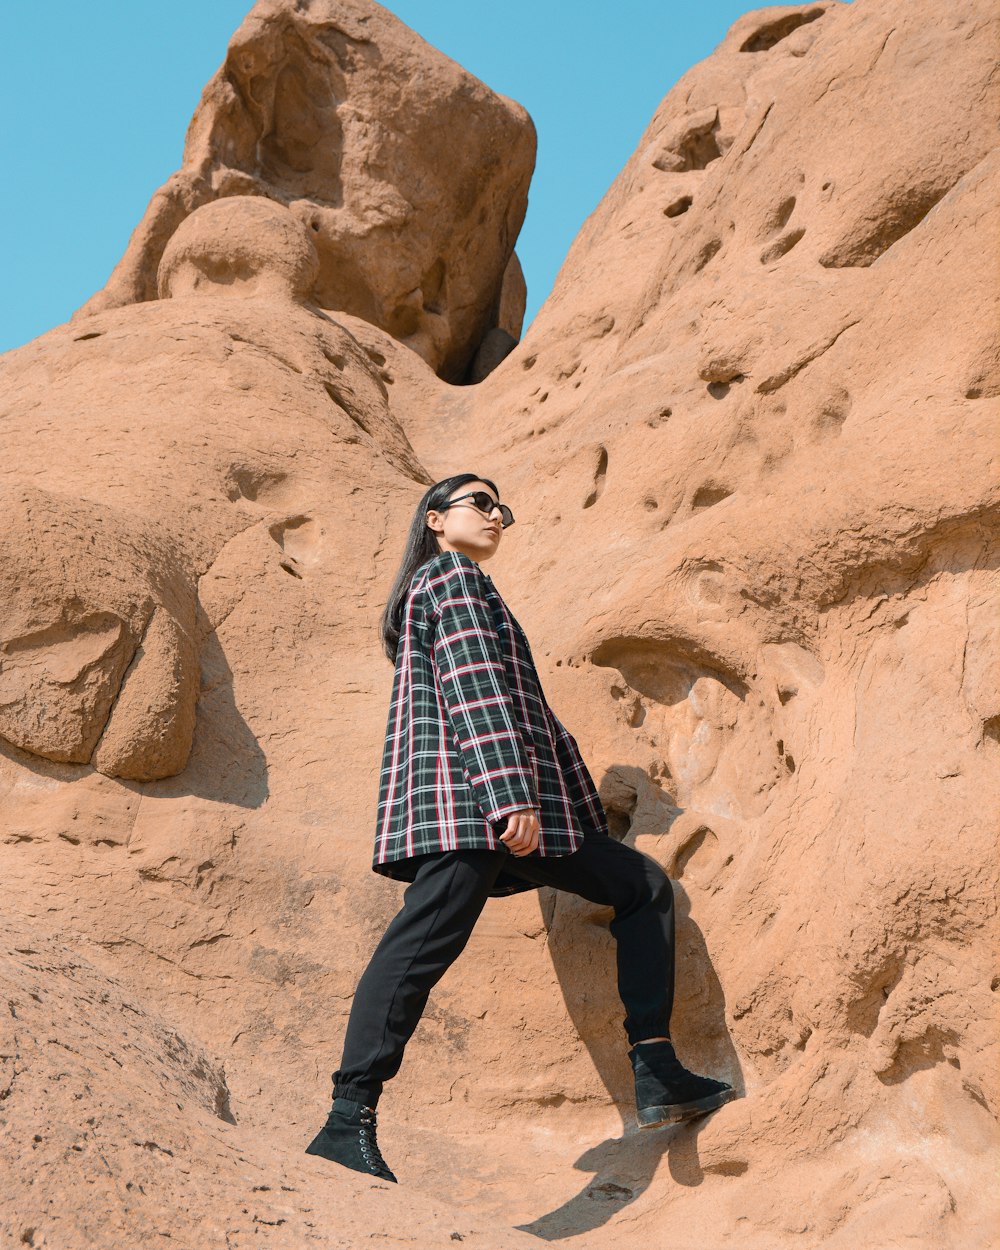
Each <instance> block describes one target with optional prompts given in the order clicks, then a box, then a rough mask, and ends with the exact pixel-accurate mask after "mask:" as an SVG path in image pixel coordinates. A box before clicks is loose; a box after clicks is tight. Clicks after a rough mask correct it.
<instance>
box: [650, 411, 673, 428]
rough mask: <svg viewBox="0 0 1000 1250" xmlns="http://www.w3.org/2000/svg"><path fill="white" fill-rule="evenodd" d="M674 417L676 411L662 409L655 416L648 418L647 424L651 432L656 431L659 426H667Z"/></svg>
mask: <svg viewBox="0 0 1000 1250" xmlns="http://www.w3.org/2000/svg"><path fill="white" fill-rule="evenodd" d="M673 415H674V411H673V409H672V408H661V409H660V410H659V411H658V412H656V413H654V414H653V416H651V417H647V418H646V424H647V425H648V426H649V428H650V429H651V430H655V429H656V428H657V426H660V425H666V423H667V422H668V421H669V420H670V418H671V417H672V416H673Z"/></svg>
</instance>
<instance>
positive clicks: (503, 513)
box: [437, 490, 514, 529]
mask: <svg viewBox="0 0 1000 1250" xmlns="http://www.w3.org/2000/svg"><path fill="white" fill-rule="evenodd" d="M464 499H471V500H472V506H473V507H474V508H475V509H476V510H477V511H478V512H482V513H483V514H484V515H486V516H489V515H490V513H491V512H492V511H493V509H494V508H499V509H500V524H501V526H502V527H503V528H504V529H507V527H508V526H510V525H513V524H514V514H513V512H511V510H510V508H508V507H507V505H506V504H505V503H497V501H496V500H495V499H494V498H493V496H492V495H490V494H487V492H486V491H484V490H474V491H472V492H471V493H470V494H468V495H459V497H458V498H457V499H449V500H448V502H447V503H443V504H441V505H440V506H439V507H438V509H437V510H438V512H444V511H445V510H446V509H448V508H450V507H451V506H452V504H456V503H461V502H462V501H463V500H464Z"/></svg>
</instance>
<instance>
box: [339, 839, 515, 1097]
mask: <svg viewBox="0 0 1000 1250" xmlns="http://www.w3.org/2000/svg"><path fill="white" fill-rule="evenodd" d="M511 858H512V856H510V855H509V854H508V853H507V852H498V851H489V850H486V851H465V850H463V851H442V852H438V853H435V854H432V855H428V856H426V858H425V859H424V860H423V862H422V863H421V864H420V865H419V866H418V868H417V874H416V878H415V880H413V881H412V882H410V884H409V885H408V886H407V887H406V890H405V892H404V895H403V906H402V908H401V909H400V911H399V912H398V913H397V914H396V916H395V917H394V918H393V920H392V921H391V922H390V924H389V926H388V928H387V929H386V931H385V933H384V934H383V935H382V939H381V941H380V942H379V944H378V946H377V947H376V948H375V952H374V954H373V955H372V957H371V960H370V961H369V963H368V967H367V968H366V969H365V971H364V973H363V974H362V976H361V979H360V980H359V982H358V985H357V989H356V990H355V993H354V1001H353V1002H352V1004H351V1014H350V1017H349V1019H348V1023H347V1032H346V1035H345V1037H344V1052H343V1058H342V1060H341V1065H340V1067H339V1068H338V1069H337V1071H336V1072H334V1073H333V1084H334V1089H333V1093H334V1097H335V1098H349V1099H351V1100H353V1101H355V1102H360V1103H363V1104H364V1105H365V1106H367V1107H371V1108H374V1107H375V1106H376V1105H377V1103H378V1100H379V1097H380V1096H381V1093H382V1086H383V1083H384V1082H385V1081H388V1080H389V1079H390V1078H392V1077H394V1076H395V1075H396V1073H397V1072H398V1071H399V1068H400V1064H401V1063H402V1061H403V1050H404V1048H405V1046H406V1043H407V1042H408V1041H409V1039H410V1037H411V1035H412V1034H413V1031H414V1029H415V1028H416V1027H417V1024H418V1023H419V1021H420V1016H421V1014H422V1012H423V1010H424V1007H425V1006H426V1005H427V999H428V997H429V995H430V992H431V989H432V987H433V986H434V985H435V984H436V983H437V982H438V981H439V980H440V979H441V977H442V976H444V974H445V972H446V971H447V969H448V968H449V966H450V965H451V964H452V963H453V962H454V961H455V959H456V958H457V957H458V956H459V954H461V952H462V950H463V949H464V948H465V945H466V943H467V942H468V940H469V937H470V935H471V933H472V930H473V927H474V925H475V923H476V921H477V920H478V919H479V916H480V914H481V912H482V910H483V907H484V905H485V903H486V899H487V898H488V897H489V891H490V889H491V887H492V883H493V881H494V880H495V879H496V875H497V873H498V872H499V871H500V868H501V867H502V866H503V864H504V863H506V862H508V861H509V860H510V859H511Z"/></svg>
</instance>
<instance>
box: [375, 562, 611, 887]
mask: <svg viewBox="0 0 1000 1250" xmlns="http://www.w3.org/2000/svg"><path fill="white" fill-rule="evenodd" d="M526 807H533V808H535V810H536V811H537V812H538V817H539V824H540V827H541V831H540V833H539V839H538V849H537V850H535V851H532V852H531V854H532V855H568V854H570V853H571V852H573V851H575V850H576V849H577V847H578V846H579V845H580V842H581V840H582V838H584V837H585V836H586V834H587V833H588V832H591V831H595V830H596V831H599V832H601V833H607V832H608V824H607V817H606V816H605V813H604V809H603V807H602V806H601V801H600V799H599V797H598V794H597V787H596V786H595V785H594V781H593V778H592V777H591V775H590V773H589V772H588V771H587V766H586V764H585V763H584V762H583V758H582V757H581V755H580V750H579V747H578V746H577V743H576V739H575V738H574V737H573V735H572V734H571V733H570V732H569V730H567V729H566V727H565V726H564V725H563V724H562V723H561V722H560V721H559V719H558V718H557V717H556V715H555V713H554V712H553V711H552V709H551V708H550V707H549V705H548V703H547V701H546V699H545V695H544V693H543V692H542V684H541V681H540V680H539V676H538V671H537V669H536V668H535V662H534V659H533V658H532V655H531V648H530V647H529V645H528V639H527V637H526V636H525V633H524V630H523V629H522V628H521V626H520V625H519V624H518V623H517V621H516V620H515V619H514V617H513V616H512V614H511V613H510V611H509V610H508V608H507V605H506V604H505V603H504V601H503V599H502V598H501V597H500V593H499V591H498V590H497V589H496V587H495V586H494V585H493V581H492V579H491V578H490V576H489V574H487V573H484V572H483V571H482V569H481V568H480V567H479V565H478V564H477V563H476V561H475V560H473V559H472V558H471V556H467V555H466V554H465V553H464V552H460V551H443V552H441V553H439V554H438V555H436V556H434V557H432V558H431V559H430V560H428V561H427V563H426V564H423V565H421V567H420V568H419V569H417V571H416V572H415V573H414V575H413V580H412V582H411V583H410V589H409V592H408V594H407V597H406V600H405V602H404V606H403V614H402V620H401V624H400V635H399V645H398V649H397V651H396V671H395V676H394V678H393V684H392V696H391V699H390V702H389V717H388V721H387V723H386V733H385V746H384V749H383V753H382V768H381V773H380V779H379V797H378V815H377V819H376V833H375V853H374V857H373V860H372V869H373V871H375V872H379V873H382V874H383V875H384V876H387V877H395V878H396V879H397V880H401V881H412V880H413V878H414V875H415V872H416V865H415V864H414V863H413V858H414V856H417V855H424V854H427V853H428V852H433V851H447V850H455V849H457V848H459V847H463V848H471V849H490V850H505V849H506V848H505V847H504V844H503V843H502V842H500V841H499V840H498V839H499V835H500V834H501V833H503V832H504V830H505V829H506V827H507V817H508V816H509V814H510V813H511V812H515V811H518V810H519V809H522V808H526ZM537 888H538V887H537V886H536V885H533V884H532V883H531V882H529V881H524V880H523V879H520V878H518V877H515V876H513V875H512V874H509V873H507V872H506V871H501V873H500V875H499V876H498V878H497V881H496V885H495V887H494V889H493V890H492V891H491V894H492V895H494V896H500V895H505V894H517V893H519V892H520V891H522V890H533V889H537Z"/></svg>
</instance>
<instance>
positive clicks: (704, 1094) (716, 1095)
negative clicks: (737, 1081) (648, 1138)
mask: <svg viewBox="0 0 1000 1250" xmlns="http://www.w3.org/2000/svg"><path fill="white" fill-rule="evenodd" d="M629 1058H630V1059H631V1060H632V1070H633V1073H634V1075H635V1113H636V1119H637V1120H638V1122H639V1127H640V1128H655V1126H656V1125H658V1124H677V1123H678V1122H679V1121H681V1120H690V1119H692V1118H693V1117H694V1116H697V1115H705V1114H706V1113H707V1112H709V1111H714V1110H715V1109H716V1108H717V1107H721V1106H722V1104H723V1103H726V1102H729V1100H730V1099H731V1098H735V1097H736V1091H735V1090H734V1089H733V1087H732V1086H731V1085H727V1084H726V1082H725V1081H716V1080H713V1078H712V1077H710V1076H697V1075H696V1074H695V1073H694V1072H689V1071H688V1070H687V1068H685V1067H684V1065H683V1064H682V1063H681V1061H680V1060H679V1059H678V1058H677V1055H676V1054H675V1052H674V1047H673V1043H672V1042H670V1041H666V1042H640V1043H639V1044H638V1045H636V1046H633V1048H632V1050H631V1051H630V1052H629Z"/></svg>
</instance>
